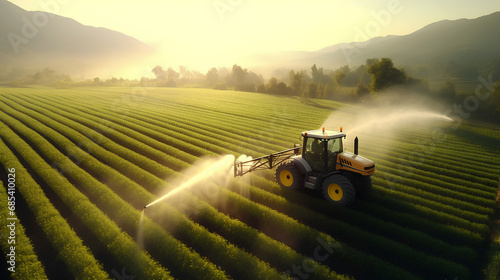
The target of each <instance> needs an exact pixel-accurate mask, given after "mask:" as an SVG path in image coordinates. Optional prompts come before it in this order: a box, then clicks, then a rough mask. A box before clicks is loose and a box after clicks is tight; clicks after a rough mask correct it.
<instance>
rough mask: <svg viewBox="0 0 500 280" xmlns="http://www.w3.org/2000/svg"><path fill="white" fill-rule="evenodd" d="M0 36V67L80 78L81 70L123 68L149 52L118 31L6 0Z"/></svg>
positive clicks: (1, 2) (0, 4) (0, 7)
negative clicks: (53, 71)
mask: <svg viewBox="0 0 500 280" xmlns="http://www.w3.org/2000/svg"><path fill="white" fill-rule="evenodd" d="M0 36H1V38H2V39H1V40H0V68H5V67H8V66H16V67H24V68H33V69H34V68H37V67H44V68H45V67H52V68H55V69H58V70H60V71H65V73H66V74H77V75H80V74H82V73H81V72H82V70H86V71H92V69H96V68H99V67H101V66H103V65H105V64H108V65H110V64H111V63H113V64H117V66H123V65H126V64H127V63H129V62H130V61H133V60H137V59H140V58H141V57H146V56H148V55H149V54H151V53H152V52H153V49H152V48H151V47H150V46H148V45H146V44H145V43H143V42H141V41H139V40H137V39H135V38H133V37H130V36H127V35H125V34H122V33H120V32H116V31H113V30H109V29H106V28H97V27H91V26H85V25H83V24H81V23H79V22H77V21H75V20H73V19H70V18H66V17H62V16H58V15H55V14H52V13H47V12H40V11H26V10H24V9H21V8H20V7H18V6H16V5H14V4H12V3H10V2H8V1H6V0H0Z"/></svg>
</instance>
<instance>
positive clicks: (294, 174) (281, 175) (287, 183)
mask: <svg viewBox="0 0 500 280" xmlns="http://www.w3.org/2000/svg"><path fill="white" fill-rule="evenodd" d="M275 178H276V182H278V184H279V185H280V187H282V188H283V189H295V190H297V189H299V188H301V187H302V186H304V176H303V175H302V174H301V173H300V171H299V169H298V168H297V166H295V164H293V163H291V162H287V163H282V164H280V165H279V166H278V168H276V174H275Z"/></svg>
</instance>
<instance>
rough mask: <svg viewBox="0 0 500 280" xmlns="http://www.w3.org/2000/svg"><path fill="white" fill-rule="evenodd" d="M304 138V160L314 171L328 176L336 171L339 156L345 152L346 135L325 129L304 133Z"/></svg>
mask: <svg viewBox="0 0 500 280" xmlns="http://www.w3.org/2000/svg"><path fill="white" fill-rule="evenodd" d="M302 137H303V138H304V139H303V145H302V147H303V149H302V158H303V159H305V160H306V161H307V163H309V165H310V166H311V169H312V171H314V172H319V173H325V174H326V173H328V172H329V171H333V170H335V167H336V161H337V155H338V154H339V153H342V152H343V150H344V148H343V145H342V138H345V137H346V135H345V134H344V133H342V132H337V131H330V130H325V129H324V128H323V129H318V130H311V131H306V132H302Z"/></svg>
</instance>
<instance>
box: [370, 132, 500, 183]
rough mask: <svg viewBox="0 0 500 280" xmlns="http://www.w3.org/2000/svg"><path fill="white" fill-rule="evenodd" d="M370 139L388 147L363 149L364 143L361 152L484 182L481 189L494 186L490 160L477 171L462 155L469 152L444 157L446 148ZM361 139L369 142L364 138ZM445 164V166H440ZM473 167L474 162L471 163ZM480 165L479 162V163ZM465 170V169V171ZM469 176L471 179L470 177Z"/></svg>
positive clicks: (466, 179) (442, 173) (495, 171)
mask: <svg viewBox="0 0 500 280" xmlns="http://www.w3.org/2000/svg"><path fill="white" fill-rule="evenodd" d="M370 139H378V140H372V141H374V142H378V141H386V143H385V144H384V145H387V146H389V147H390V149H383V150H380V149H377V148H374V149H365V148H364V147H363V146H361V147H362V148H360V150H361V151H363V152H364V153H376V154H380V155H383V156H382V157H383V158H387V159H388V160H389V159H390V160H391V161H393V162H395V163H397V164H401V165H405V166H412V167H415V168H418V169H422V170H426V171H430V172H433V173H437V174H441V175H445V176H447V177H451V178H461V179H463V180H465V181H473V182H474V181H477V183H481V184H483V185H485V186H484V187H483V188H484V190H486V191H490V190H491V186H493V185H494V179H496V178H494V177H495V176H494V175H492V174H495V173H497V172H498V171H497V170H495V169H494V164H493V163H492V162H489V163H488V165H483V168H485V169H486V170H480V169H476V168H472V167H471V164H469V163H467V162H466V161H465V159H464V156H465V155H467V154H468V153H473V151H470V152H464V151H461V152H459V153H457V152H455V153H454V154H453V157H446V156H444V155H443V153H444V152H445V151H446V150H447V147H446V146H444V147H440V148H434V149H426V148H424V147H422V146H419V145H417V144H403V143H400V142H398V141H393V140H392V141H391V140H384V139H383V138H380V137H376V136H372V137H370ZM363 141H364V142H370V141H366V139H365V140H363ZM443 166H446V168H443ZM474 166H476V162H475V163H474ZM478 166H480V165H478ZM464 171H466V172H464ZM474 178H476V180H473V179H474ZM471 179H472V180H471Z"/></svg>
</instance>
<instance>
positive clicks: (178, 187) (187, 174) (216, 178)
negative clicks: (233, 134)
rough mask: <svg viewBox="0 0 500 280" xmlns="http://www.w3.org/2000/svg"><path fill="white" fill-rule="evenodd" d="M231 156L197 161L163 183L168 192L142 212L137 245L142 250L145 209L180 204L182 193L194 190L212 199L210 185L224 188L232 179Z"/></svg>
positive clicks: (232, 161) (232, 164) (232, 162)
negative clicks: (165, 203)
mask: <svg viewBox="0 0 500 280" xmlns="http://www.w3.org/2000/svg"><path fill="white" fill-rule="evenodd" d="M234 159H235V157H234V156H233V155H224V156H222V157H219V158H204V159H200V160H199V161H197V162H196V163H195V164H193V166H191V167H189V168H187V169H186V170H184V171H182V172H181V175H180V176H179V177H178V178H177V179H174V180H172V181H168V182H165V183H166V184H167V183H168V185H169V188H168V189H169V190H168V191H167V193H165V194H163V195H161V196H160V197H159V198H158V199H156V200H155V201H153V202H151V203H149V204H148V205H146V206H144V209H143V210H142V214H141V218H140V221H139V226H138V229H137V236H136V239H137V240H136V241H137V244H138V245H139V246H140V247H141V248H144V240H143V238H144V237H143V223H144V219H145V217H144V215H145V211H146V208H148V207H153V208H154V205H155V204H157V203H159V202H162V201H169V203H178V204H181V203H182V200H183V199H184V198H183V197H182V195H181V194H182V193H183V192H185V191H187V190H190V191H195V190H193V189H194V188H196V191H197V192H201V193H204V194H206V195H207V197H208V198H209V199H210V198H213V197H211V196H213V192H212V190H211V189H210V186H211V185H212V184H214V183H215V184H217V185H222V186H226V185H227V184H228V182H229V180H230V179H231V178H233V166H234Z"/></svg>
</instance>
